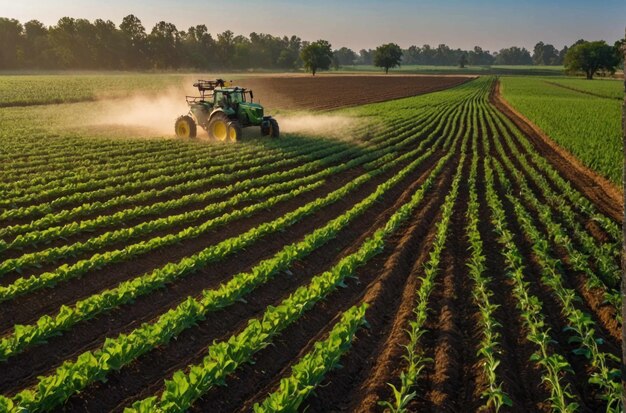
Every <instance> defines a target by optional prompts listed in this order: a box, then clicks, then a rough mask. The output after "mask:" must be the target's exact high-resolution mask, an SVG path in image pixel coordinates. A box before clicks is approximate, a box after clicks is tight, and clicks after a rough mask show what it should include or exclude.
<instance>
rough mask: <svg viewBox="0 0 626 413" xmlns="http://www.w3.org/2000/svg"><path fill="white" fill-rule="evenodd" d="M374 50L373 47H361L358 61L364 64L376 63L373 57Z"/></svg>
mask: <svg viewBox="0 0 626 413" xmlns="http://www.w3.org/2000/svg"><path fill="white" fill-rule="evenodd" d="M373 54H374V52H373V51H372V49H367V50H365V49H361V50H359V58H358V63H359V64H362V65H371V64H374V57H373Z"/></svg>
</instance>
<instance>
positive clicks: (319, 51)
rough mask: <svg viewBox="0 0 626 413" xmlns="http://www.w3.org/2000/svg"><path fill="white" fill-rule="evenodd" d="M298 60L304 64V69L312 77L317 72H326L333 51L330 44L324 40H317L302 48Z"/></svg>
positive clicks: (331, 59)
mask: <svg viewBox="0 0 626 413" xmlns="http://www.w3.org/2000/svg"><path fill="white" fill-rule="evenodd" d="M300 58H301V59H302V61H303V62H304V68H305V69H306V70H307V71H309V72H311V73H312V74H313V76H315V73H317V71H318V70H328V69H329V68H330V64H331V63H332V61H333V51H332V48H331V45H330V43H328V42H327V41H326V40H318V41H316V42H313V43H310V44H308V45H306V46H304V47H303V48H302V51H301V52H300Z"/></svg>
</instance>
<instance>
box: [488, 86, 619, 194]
mask: <svg viewBox="0 0 626 413" xmlns="http://www.w3.org/2000/svg"><path fill="white" fill-rule="evenodd" d="M500 92H501V94H502V96H503V97H504V99H505V100H506V101H507V102H509V103H510V104H511V105H512V106H513V107H514V108H515V109H516V110H518V111H519V112H520V113H521V114H523V115H524V116H525V117H527V118H528V119H529V120H530V121H532V122H533V123H534V124H536V125H537V126H538V127H539V128H541V130H542V131H543V132H545V133H546V134H547V135H548V136H549V137H550V138H552V139H553V140H554V141H556V142H557V143H558V144H559V145H561V146H562V147H563V148H565V149H566V150H568V151H569V152H571V153H572V154H574V155H575V156H576V157H577V158H578V159H580V160H581V161H582V163H583V164H584V165H586V166H587V167H589V168H591V169H593V170H594V171H596V172H598V173H599V174H600V175H602V176H604V177H606V178H608V179H609V180H610V181H611V182H613V183H614V184H616V185H620V184H621V181H622V167H623V165H622V164H623V159H622V158H623V157H622V138H621V134H622V132H621V131H622V126H621V105H622V99H623V95H624V83H623V82H622V81H619V80H593V81H588V80H584V79H566V78H565V79H564V78H554V79H553V78H550V79H545V78H539V77H502V78H500Z"/></svg>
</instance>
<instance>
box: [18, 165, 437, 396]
mask: <svg viewBox="0 0 626 413" xmlns="http://www.w3.org/2000/svg"><path fill="white" fill-rule="evenodd" d="M448 156H449V155H448ZM446 160H447V158H446V159H444V158H442V159H441V160H440V161H439V163H438V167H437V168H436V170H437V171H440V170H441V169H442V168H443V166H444V165H445V162H446ZM434 172H435V171H433V173H434ZM419 194H420V196H419V197H418V196H417V195H416V196H415V197H414V198H412V203H413V204H414V205H415V204H417V203H419V202H421V199H422V198H423V191H420V192H419ZM414 205H413V206H412V207H411V208H414ZM399 211H400V210H399ZM402 211H404V214H402V215H401V216H400V217H399V216H398V213H399V212H397V213H396V214H394V216H393V217H392V219H391V220H390V224H388V225H387V226H385V228H384V229H381V230H379V231H377V233H376V235H377V236H375V237H373V238H372V239H370V241H369V242H368V241H366V242H365V243H364V246H363V247H362V248H361V250H359V252H357V253H356V254H353V255H351V256H348V257H345V258H344V259H342V260H341V262H340V263H339V264H338V265H337V266H336V267H334V269H333V270H331V271H329V272H327V273H324V274H322V275H321V276H319V277H316V278H314V281H312V285H311V288H305V287H302V288H301V289H299V290H298V291H297V292H296V293H294V294H293V295H292V296H291V297H290V298H289V299H288V300H290V301H289V303H288V305H285V306H279V307H275V308H274V307H272V308H270V309H268V313H266V317H264V319H263V320H274V321H278V320H281V322H284V323H289V322H291V321H294V320H292V319H291V317H297V316H298V313H297V312H298V311H300V310H299V309H302V311H304V308H305V307H302V306H296V305H294V304H295V303H294V302H293V300H296V299H303V300H307V302H309V300H313V301H311V304H312V303H313V302H315V300H318V299H319V298H321V297H319V292H320V291H321V290H320V288H322V286H323V289H324V290H323V291H327V292H329V291H330V290H332V289H333V288H334V286H335V285H336V284H337V283H338V282H340V281H341V280H342V279H343V278H345V276H347V275H349V274H350V273H351V272H352V271H353V269H354V268H355V267H356V265H357V263H359V262H361V261H363V260H365V261H366V260H367V258H369V256H370V255H372V254H375V253H377V252H378V251H380V243H382V237H383V236H384V235H386V234H387V233H389V232H393V231H395V229H396V228H397V227H398V226H399V225H400V223H401V222H400V221H398V220H399V219H401V220H405V219H406V218H407V216H408V214H409V213H410V211H411V209H409V210H406V209H402ZM394 218H395V219H394ZM313 286H317V288H312V287H313ZM313 291H314V292H315V296H310V294H311V293H312V292H313ZM294 311H296V313H294ZM186 313H187V314H188V313H189V311H187V312H186ZM273 317H279V318H273ZM175 325H180V323H178V322H177V323H175ZM272 326H275V327H278V326H277V324H276V323H275V322H272V323H267V324H266V323H264V322H255V323H251V324H249V328H250V329H254V333H255V334H246V331H247V330H244V332H242V333H240V334H239V335H238V336H237V338H233V339H231V340H230V341H229V342H228V344H227V343H220V344H216V345H215V346H213V347H212V348H213V349H215V350H216V351H215V352H213V351H211V350H210V351H209V354H212V355H213V357H218V358H219V357H221V356H225V355H226V354H227V353H223V352H221V350H218V348H219V347H222V348H225V347H224V346H228V345H229V344H232V345H235V346H238V345H240V344H241V345H242V346H243V345H244V344H245V343H244V342H242V340H243V339H244V338H246V339H251V340H254V339H255V338H259V337H261V338H263V337H265V336H264V335H263V332H264V330H263V328H264V327H265V328H269V327H271V331H275V330H274V327H272ZM259 329H260V330H259ZM251 331H252V330H249V333H250V332H251ZM259 334H261V335H259ZM266 334H269V333H267V332H266ZM264 341H265V340H264ZM248 344H250V343H248ZM257 345H259V344H257ZM237 348H239V349H241V350H242V351H243V352H244V353H243V354H242V355H243V356H245V355H246V354H249V353H248V352H247V351H251V350H250V347H245V348H244V347H237ZM230 354H235V353H230ZM238 354H239V353H238ZM81 357H82V356H81ZM209 357H210V356H209ZM84 358H86V357H84ZM79 359H80V358H79ZM218 362H219V360H218ZM229 366H231V364H230V363H229ZM85 367H87V365H84V367H83V368H85ZM61 369H63V367H61ZM222 373H223V371H222ZM222 373H220V374H222ZM57 377H58V376H57ZM51 379H52V380H50V381H48V383H55V381H54V380H53V379H54V378H51ZM206 384H207V383H206V382H203V385H206ZM53 393H54V392H49V393H46V394H53ZM63 394H65V393H63ZM33 397H35V396H33ZM57 397H58V396H57ZM30 399H31V400H33V399H32V398H30Z"/></svg>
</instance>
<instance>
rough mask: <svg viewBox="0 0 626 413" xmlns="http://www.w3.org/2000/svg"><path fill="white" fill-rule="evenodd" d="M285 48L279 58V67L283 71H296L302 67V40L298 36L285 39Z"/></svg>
mask: <svg viewBox="0 0 626 413" xmlns="http://www.w3.org/2000/svg"><path fill="white" fill-rule="evenodd" d="M283 40H284V48H283V49H282V50H281V52H280V55H279V56H278V61H277V62H276V63H277V64H278V67H280V68H282V69H295V68H297V67H300V66H301V65H302V62H301V60H300V49H301V48H302V39H300V38H299V37H298V36H291V37H289V38H287V36H285V37H283Z"/></svg>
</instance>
